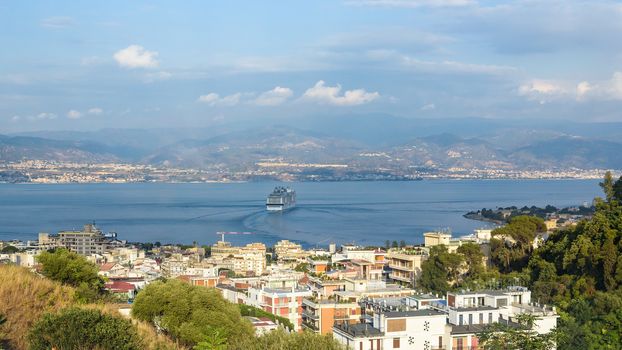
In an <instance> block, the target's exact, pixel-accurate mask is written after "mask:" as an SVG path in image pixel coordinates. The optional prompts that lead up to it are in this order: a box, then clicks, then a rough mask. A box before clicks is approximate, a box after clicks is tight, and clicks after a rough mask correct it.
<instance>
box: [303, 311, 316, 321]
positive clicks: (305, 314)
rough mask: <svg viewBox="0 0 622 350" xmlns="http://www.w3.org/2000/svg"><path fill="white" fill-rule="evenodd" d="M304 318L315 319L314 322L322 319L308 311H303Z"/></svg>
mask: <svg viewBox="0 0 622 350" xmlns="http://www.w3.org/2000/svg"><path fill="white" fill-rule="evenodd" d="M302 316H303V317H308V318H310V319H313V320H319V319H320V316H319V315H316V314H314V313H313V312H311V311H307V310H303V311H302Z"/></svg>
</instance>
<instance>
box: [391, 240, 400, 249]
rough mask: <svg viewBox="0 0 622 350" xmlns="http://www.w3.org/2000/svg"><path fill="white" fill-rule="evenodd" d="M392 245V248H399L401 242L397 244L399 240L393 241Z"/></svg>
mask: <svg viewBox="0 0 622 350" xmlns="http://www.w3.org/2000/svg"><path fill="white" fill-rule="evenodd" d="M391 247H392V248H398V247H399V244H397V241H393V243H391Z"/></svg>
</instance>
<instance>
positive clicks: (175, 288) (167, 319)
mask: <svg viewBox="0 0 622 350" xmlns="http://www.w3.org/2000/svg"><path fill="white" fill-rule="evenodd" d="M132 315H133V316H134V317H135V318H136V319H138V320H142V321H146V322H149V323H152V324H153V325H155V326H156V327H157V328H159V329H161V330H162V331H163V332H164V333H166V334H168V335H169V336H171V337H172V338H173V339H175V340H178V341H180V342H181V343H183V344H185V345H188V346H194V345H197V344H198V343H199V342H205V341H206V339H208V338H210V337H212V338H213V337H214V335H215V333H214V332H215V330H218V332H219V334H218V337H221V336H222V337H225V338H226V339H227V345H229V346H233V345H234V344H237V343H238V342H239V341H241V340H243V339H245V338H249V337H252V336H253V334H254V331H253V329H252V325H251V324H250V322H248V321H246V320H244V319H242V318H241V316H240V311H239V309H238V307H237V306H236V305H235V304H231V303H229V302H228V301H226V300H225V299H224V298H223V297H222V296H221V295H220V293H219V292H218V290H216V289H213V288H203V287H197V286H191V285H189V284H186V283H184V282H182V281H179V280H176V279H173V280H167V281H157V282H153V283H151V284H149V285H148V286H147V287H145V289H143V290H142V291H141V292H140V293H138V295H137V296H136V300H135V301H134V306H133V307H132Z"/></svg>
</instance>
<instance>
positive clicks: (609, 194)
mask: <svg viewBox="0 0 622 350" xmlns="http://www.w3.org/2000/svg"><path fill="white" fill-rule="evenodd" d="M599 185H600V187H601V188H602V189H603V192H604V193H605V200H606V201H607V202H611V200H612V199H614V198H615V190H614V183H613V176H612V175H611V171H608V172H606V173H605V178H604V179H603V182H601V183H599Z"/></svg>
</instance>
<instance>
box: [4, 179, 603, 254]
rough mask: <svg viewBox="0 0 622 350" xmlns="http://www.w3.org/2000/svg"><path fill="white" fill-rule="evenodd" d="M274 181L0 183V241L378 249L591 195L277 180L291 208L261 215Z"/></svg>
mask: <svg viewBox="0 0 622 350" xmlns="http://www.w3.org/2000/svg"><path fill="white" fill-rule="evenodd" d="M276 185H278V184H277V183H271V182H259V183H239V184H153V183H150V184H146V183H140V184H87V185H83V184H69V185H12V184H2V185H0V240H8V239H23V240H27V239H36V237H37V233H38V232H50V233H56V232H57V231H59V230H71V229H76V228H80V227H81V226H82V225H83V224H85V223H88V222H92V221H95V222H96V224H97V225H98V226H99V227H100V228H101V229H102V230H103V231H105V232H108V231H114V232H117V233H118V234H119V238H120V239H125V240H129V241H144V242H155V241H160V242H163V243H164V242H174V243H191V242H193V241H198V242H199V243H200V244H211V243H213V242H215V241H216V240H217V239H218V238H219V236H217V235H216V232H217V231H239V232H246V231H248V232H252V233H253V234H252V235H229V236H228V237H227V240H230V241H232V242H234V243H236V244H237V243H248V242H251V241H260V242H264V243H266V244H268V245H271V244H273V243H275V242H276V241H278V240H280V239H290V240H294V241H298V242H301V243H303V244H304V245H306V246H314V245H320V246H325V245H327V244H328V243H329V242H331V241H334V242H337V243H345V242H354V243H357V244H361V245H372V244H377V245H384V242H385V240H387V239H388V240H397V241H400V240H405V241H406V242H408V243H418V242H421V241H422V235H421V234H422V233H423V232H425V231H429V230H435V229H441V228H442V229H446V228H449V229H451V230H452V232H454V234H455V235H459V234H468V233H471V232H472V230H473V229H475V228H478V227H484V226H486V224H485V223H483V222H478V221H473V220H468V219H465V218H463V217H462V215H463V214H464V213H466V212H468V211H470V210H476V209H481V208H483V207H486V208H495V207H497V206H504V207H505V206H511V205H516V206H519V207H520V206H523V205H527V206H531V205H537V206H544V205H546V204H551V205H555V206H558V207H563V206H572V205H581V204H583V203H584V202H586V201H587V202H590V201H591V200H592V199H593V198H594V197H595V196H599V195H601V194H600V188H599V187H598V181H596V180H461V181H450V180H432V181H416V182H323V183H309V182H307V183H289V184H285V185H286V186H290V187H292V188H294V189H295V190H296V191H297V197H298V205H297V207H296V208H294V209H292V210H290V211H288V212H286V213H283V214H269V213H267V212H266V211H265V207H264V205H265V204H264V203H265V199H266V196H267V195H268V194H269V193H270V192H271V191H272V189H273V188H274V186H276Z"/></svg>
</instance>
